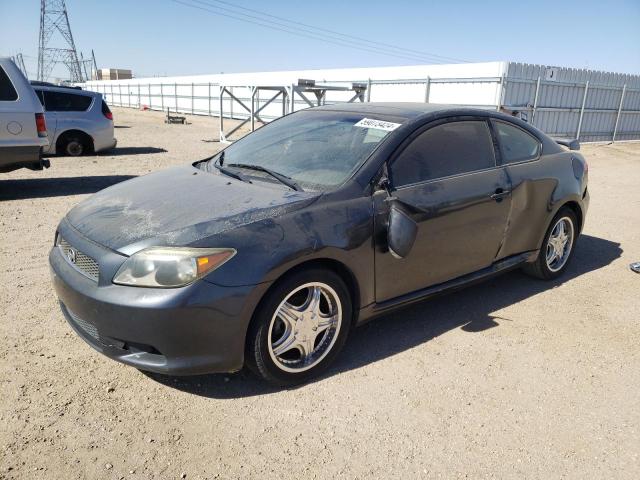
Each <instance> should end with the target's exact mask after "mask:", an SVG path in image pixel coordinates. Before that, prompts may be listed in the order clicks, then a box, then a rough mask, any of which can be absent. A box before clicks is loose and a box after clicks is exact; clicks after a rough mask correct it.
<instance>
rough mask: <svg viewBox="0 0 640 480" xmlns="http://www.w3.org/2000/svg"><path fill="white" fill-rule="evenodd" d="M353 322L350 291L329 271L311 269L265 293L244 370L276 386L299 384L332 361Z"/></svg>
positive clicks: (297, 274) (298, 273)
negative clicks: (246, 368)
mask: <svg viewBox="0 0 640 480" xmlns="http://www.w3.org/2000/svg"><path fill="white" fill-rule="evenodd" d="M351 318H352V304H351V298H350V294H349V290H348V288H347V286H346V285H345V283H344V281H343V280H342V279H341V278H340V276H339V275H337V274H336V273H334V272H333V271H330V270H322V269H316V268H314V269H309V270H303V271H299V272H296V273H294V274H292V275H290V276H289V277H287V278H285V279H284V280H283V281H282V282H280V283H279V284H277V285H276V286H275V287H274V289H273V290H272V291H271V292H269V294H268V295H267V297H266V298H265V300H264V301H263V302H262V303H261V305H260V307H259V310H258V311H257V312H256V316H255V318H254V319H253V322H252V325H251V328H250V331H249V336H248V342H247V364H248V366H249V367H250V368H251V369H252V370H253V371H254V372H255V373H257V374H258V375H259V376H261V377H262V378H264V379H265V380H267V381H268V382H270V383H272V384H275V385H278V386H292V385H296V384H299V383H303V382H305V381H307V380H308V379H310V378H311V377H313V376H316V375H318V374H319V373H320V372H322V371H323V370H324V369H326V368H327V367H328V366H329V364H330V363H331V362H332V361H333V359H334V358H335V357H336V355H337V354H338V352H339V351H340V350H341V349H342V347H343V346H344V343H345V341H346V339H347V336H348V333H349V329H350V326H351Z"/></svg>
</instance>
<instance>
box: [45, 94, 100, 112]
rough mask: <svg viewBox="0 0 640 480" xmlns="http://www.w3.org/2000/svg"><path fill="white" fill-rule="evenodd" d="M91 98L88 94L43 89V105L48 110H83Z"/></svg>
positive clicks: (86, 107) (89, 103) (88, 104)
mask: <svg viewBox="0 0 640 480" xmlns="http://www.w3.org/2000/svg"><path fill="white" fill-rule="evenodd" d="M92 100H93V98H92V97H90V96H88V95H76V94H74V93H62V92H52V91H49V90H44V107H45V110H46V111H48V112H84V111H86V110H87V109H88V108H89V106H90V105H91V102H92Z"/></svg>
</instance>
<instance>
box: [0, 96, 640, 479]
mask: <svg viewBox="0 0 640 480" xmlns="http://www.w3.org/2000/svg"><path fill="white" fill-rule="evenodd" d="M114 115H115V118H116V124H117V126H118V127H119V128H117V129H116V136H117V137H118V148H117V149H116V150H115V151H114V152H111V153H109V154H104V155H99V156H93V157H84V158H80V159H71V158H52V162H51V163H52V167H51V168H50V169H49V170H47V171H44V172H30V171H26V170H21V171H17V172H12V173H10V174H3V175H2V177H0V178H1V179H0V222H1V229H0V240H1V241H0V285H1V287H0V288H1V291H0V308H1V311H0V313H1V314H2V317H1V318H2V320H1V324H0V337H1V341H0V382H1V383H0V385H1V387H0V388H1V390H0V395H1V398H2V402H1V404H0V449H1V450H0V478H2V479H5V478H6V479H12V478H20V479H75V478H82V479H85V478H86V479H103V478H104V479H124V478H126V479H138V478H144V479H147V478H158V479H159V478H162V479H170V478H187V479H190V478H199V479H204V478H239V477H242V478H250V477H255V478H294V477H303V478H336V477H337V478H349V479H352V478H458V477H460V478H462V477H471V478H478V477H498V478H523V477H526V478H565V477H567V478H580V479H583V478H602V479H611V478H629V479H637V478H640V458H639V455H640V347H639V345H640V315H638V312H639V311H640V297H639V295H638V293H639V291H640V290H639V287H640V275H638V274H635V273H632V272H631V271H630V270H629V268H628V265H629V263H630V262H632V261H640V221H639V220H640V194H639V193H638V185H640V143H628V144H615V145H587V146H584V148H583V153H584V154H585V155H586V157H587V159H588V161H589V164H590V180H591V183H590V186H589V189H590V191H591V209H590V211H589V215H588V217H587V223H586V227H585V231H584V233H583V236H582V237H581V239H580V241H579V243H578V246H577V250H576V253H575V257H574V259H573V263H572V264H571V266H570V268H569V270H568V272H567V273H566V275H565V276H564V277H563V278H562V281H558V282H555V283H545V282H540V281H536V280H533V279H531V278H528V277H526V276H524V275H522V274H521V273H519V272H513V273H509V274H507V275H504V276H502V277H499V278H496V279H494V280H492V281H489V282H486V283H483V284H481V285H477V286H474V287H470V288H468V289H466V290H464V291H462V292H459V293H456V294H453V295H449V296H445V297H441V298H438V299H436V300H432V301H429V302H426V303H423V304H420V305H417V306H414V307H411V308H408V309H405V310H403V311H401V312H397V313H394V314H392V315H389V316H387V317H384V318H381V319H378V320H375V321H373V322H371V323H369V324H367V325H365V326H363V327H362V328H359V329H357V330H356V331H355V334H354V335H353V336H352V337H351V339H350V342H349V343H348V345H347V348H346V349H345V351H344V352H343V354H342V355H341V356H340V358H339V359H338V361H337V362H336V363H335V365H334V366H333V368H332V369H331V370H330V372H329V373H328V374H326V375H325V376H324V377H323V378H321V379H319V380H317V381H316V382H314V383H311V384H309V385H305V386H302V387H300V388H297V389H295V390H285V391H277V390H273V389H271V388H269V387H267V386H265V385H264V384H263V383H261V382H260V381H258V380H257V379H255V378H254V377H252V376H251V375H249V374H247V373H244V372H241V373H239V374H235V375H209V376H201V377H187V378H169V377H161V376H156V375H149V374H144V373H142V372H139V371H137V370H135V369H133V368H130V367H126V366H124V365H121V364H119V363H116V362H114V361H111V360H109V359H107V358H105V357H102V356H101V355H99V354H98V353H96V352H95V351H93V350H92V349H91V348H90V347H89V346H87V345H86V344H84V343H83V341H82V340H80V339H79V338H78V337H77V336H76V335H75V334H73V333H72V331H71V329H70V327H68V326H67V324H66V323H65V321H64V319H63V317H62V314H61V313H60V312H59V309H58V307H57V303H56V299H55V296H54V293H53V290H52V287H51V285H50V281H49V272H48V264H47V254H48V251H49V249H50V247H51V243H52V241H53V235H54V231H55V227H56V224H57V223H58V221H59V220H60V218H61V217H62V216H63V215H64V214H65V213H66V212H67V211H68V210H69V209H70V208H71V207H72V206H73V205H74V204H76V203H77V202H79V201H81V200H82V199H84V198H86V197H87V196H88V195H89V194H91V193H93V192H95V191H97V190H99V189H101V188H104V187H106V186H108V185H111V184H113V183H116V182H119V181H122V180H125V179H127V178H129V177H131V176H135V175H142V174H145V173H148V172H151V171H155V170H158V169H161V168H165V167H168V166H170V165H175V164H181V163H186V162H191V161H194V160H196V159H200V158H204V157H205V156H209V155H211V154H212V153H213V152H215V151H216V150H217V149H219V148H220V146H219V144H218V143H215V142H212V140H213V138H217V122H216V121H215V120H214V119H208V118H202V117H189V121H190V122H192V123H191V124H190V125H186V126H182V125H165V124H164V123H163V122H162V117H163V116H162V114H161V113H158V112H138V111H133V110H126V109H117V108H116V109H114Z"/></svg>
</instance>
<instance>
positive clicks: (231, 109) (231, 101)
mask: <svg viewBox="0 0 640 480" xmlns="http://www.w3.org/2000/svg"><path fill="white" fill-rule="evenodd" d="M229 91H230V92H231V95H233V87H229ZM229 118H233V99H231V100H230V103H229Z"/></svg>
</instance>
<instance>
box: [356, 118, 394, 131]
mask: <svg viewBox="0 0 640 480" xmlns="http://www.w3.org/2000/svg"><path fill="white" fill-rule="evenodd" d="M399 126H400V124H399V123H393V122H385V121H384V120H374V119H373V118H363V119H362V120H360V121H359V122H358V123H356V124H355V125H354V127H360V128H375V129H376V130H384V131H386V132H392V131H394V130H395V129H396V128H398V127H399Z"/></svg>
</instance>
